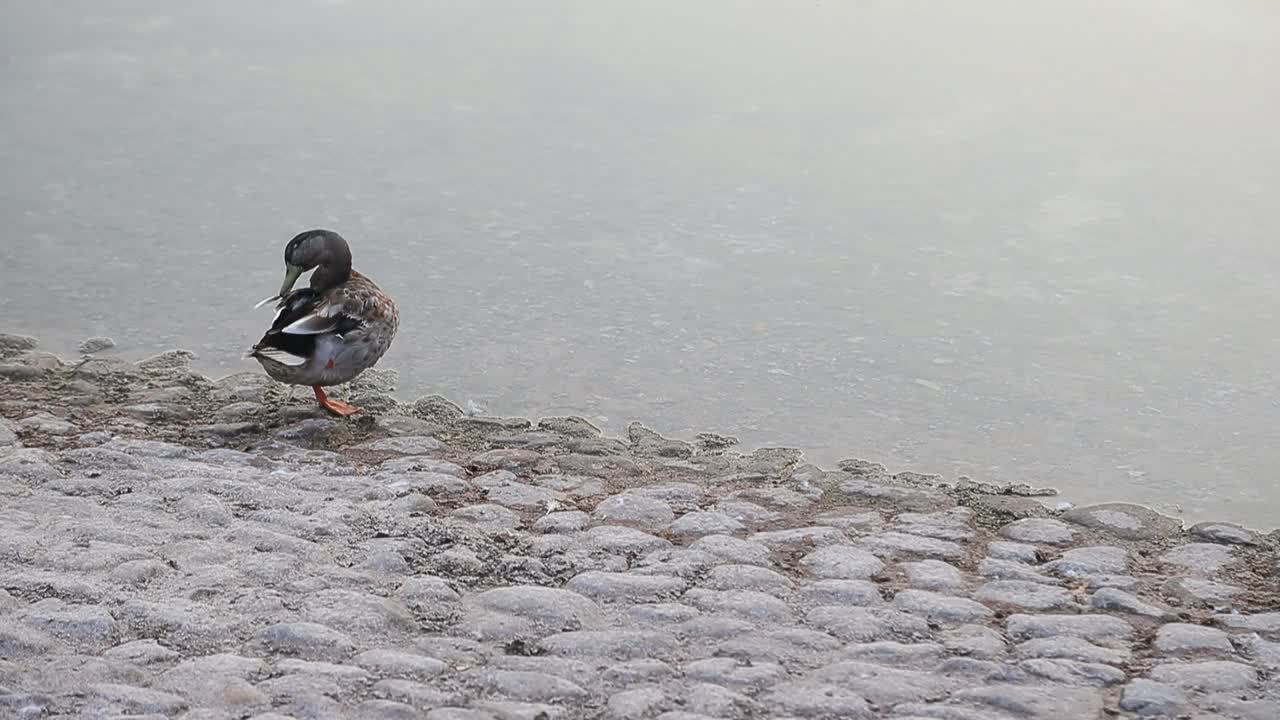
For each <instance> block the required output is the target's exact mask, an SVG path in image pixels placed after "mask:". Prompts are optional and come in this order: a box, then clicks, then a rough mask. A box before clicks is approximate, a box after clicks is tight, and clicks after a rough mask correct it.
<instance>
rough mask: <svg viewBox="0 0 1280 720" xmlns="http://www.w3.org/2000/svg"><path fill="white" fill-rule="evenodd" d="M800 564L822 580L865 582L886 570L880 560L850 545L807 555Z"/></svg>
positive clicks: (829, 546) (826, 548) (824, 548)
mask: <svg viewBox="0 0 1280 720" xmlns="http://www.w3.org/2000/svg"><path fill="white" fill-rule="evenodd" d="M800 564H801V565H802V566H804V568H805V569H806V570H808V571H809V572H810V573H811V574H813V575H815V576H817V577H820V578H834V579H843V580H865V579H867V578H869V577H871V576H873V575H875V574H876V573H878V572H880V571H881V570H883V569H884V563H883V562H881V561H880V558H878V557H876V556H875V555H872V554H871V553H869V552H867V551H866V550H861V549H859V548H855V547H852V546H849V545H828V546H826V547H821V548H818V549H817V550H814V551H813V552H811V553H809V554H808V555H806V556H805V557H804V558H803V559H802V560H801V561H800Z"/></svg>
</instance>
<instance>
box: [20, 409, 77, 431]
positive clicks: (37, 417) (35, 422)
mask: <svg viewBox="0 0 1280 720" xmlns="http://www.w3.org/2000/svg"><path fill="white" fill-rule="evenodd" d="M18 429H19V430H20V431H22V432H34V433H43V434H45V435H76V434H78V433H79V432H80V428H78V427H76V426H75V425H74V424H73V423H70V422H67V420H66V419H65V418H60V417H58V416H56V415H51V414H49V413H47V412H38V413H35V414H34V415H28V416H26V417H25V418H23V419H21V420H19V421H18Z"/></svg>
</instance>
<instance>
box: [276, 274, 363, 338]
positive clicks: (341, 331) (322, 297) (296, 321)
mask: <svg viewBox="0 0 1280 720" xmlns="http://www.w3.org/2000/svg"><path fill="white" fill-rule="evenodd" d="M375 306H376V302H374V300H373V298H372V297H371V296H370V295H369V294H368V293H366V292H364V291H363V289H362V288H361V287H359V286H358V285H356V284H354V283H349V284H347V285H343V286H340V287H337V288H334V289H333V290H330V291H328V292H326V293H323V294H319V295H314V297H313V298H312V299H310V300H308V301H307V302H306V303H305V304H299V305H298V306H297V307H287V308H282V309H281V311H280V313H279V314H278V315H276V320H275V323H273V327H275V326H276V325H278V326H280V332H282V333H285V334H287V335H322V334H325V333H333V334H335V335H345V334H346V333H349V332H352V331H354V330H358V329H360V328H362V327H364V326H365V325H366V324H367V323H368V321H369V315H370V314H371V313H372V312H373V311H374V308H375Z"/></svg>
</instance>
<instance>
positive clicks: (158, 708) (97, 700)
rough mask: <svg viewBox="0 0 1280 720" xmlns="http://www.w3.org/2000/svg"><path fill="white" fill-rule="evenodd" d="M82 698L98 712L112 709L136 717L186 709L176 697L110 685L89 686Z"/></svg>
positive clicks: (172, 712)
mask: <svg viewBox="0 0 1280 720" xmlns="http://www.w3.org/2000/svg"><path fill="white" fill-rule="evenodd" d="M84 697H85V700H87V701H88V702H90V703H93V704H94V705H95V706H96V707H98V708H99V709H100V710H107V709H112V710H116V711H117V712H123V713H129V714H137V715H146V714H151V713H155V714H160V715H168V714H174V713H178V712H181V711H182V710H185V709H186V707H187V701H186V700H184V699H182V698H181V697H179V696H178V695H173V694H171V693H166V692H160V691H159V690H149V689H146V688H140V687H133V686H130V685H117V684H112V683H99V684H96V685H90V686H89V687H88V688H86V689H85V692H84Z"/></svg>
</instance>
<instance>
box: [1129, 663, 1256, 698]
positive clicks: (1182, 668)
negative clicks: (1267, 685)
mask: <svg viewBox="0 0 1280 720" xmlns="http://www.w3.org/2000/svg"><path fill="white" fill-rule="evenodd" d="M1148 676H1149V677H1150V678H1151V679H1152V680H1155V681H1156V682H1162V683H1167V684H1169V685H1176V686H1178V687H1181V688H1184V689H1187V690H1195V691H1198V692H1240V691H1243V690H1248V689H1249V688H1252V687H1253V686H1254V685H1256V684H1257V683H1258V671H1257V670H1254V669H1253V668H1252V667H1249V666H1248V665H1245V664H1243V663H1238V662H1230V661H1226V660H1216V661H1208V662H1198V663H1186V664H1182V663H1168V664H1165V665H1157V666H1155V667H1153V668H1151V671H1150V672H1149V673H1148Z"/></svg>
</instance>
